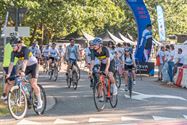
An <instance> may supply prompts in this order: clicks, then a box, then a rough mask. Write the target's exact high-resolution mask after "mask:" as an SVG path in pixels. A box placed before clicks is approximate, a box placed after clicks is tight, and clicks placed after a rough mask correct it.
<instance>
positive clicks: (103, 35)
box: [98, 32, 114, 43]
mask: <svg viewBox="0 0 187 125" xmlns="http://www.w3.org/2000/svg"><path fill="white" fill-rule="evenodd" d="M98 37H100V38H102V40H103V42H104V43H106V42H109V41H114V40H113V39H112V38H111V37H110V35H109V34H108V32H105V33H103V34H101V35H99V36H98Z"/></svg>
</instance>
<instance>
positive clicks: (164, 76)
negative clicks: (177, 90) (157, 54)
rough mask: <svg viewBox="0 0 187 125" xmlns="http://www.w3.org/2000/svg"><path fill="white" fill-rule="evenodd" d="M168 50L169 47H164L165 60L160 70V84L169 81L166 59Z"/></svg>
mask: <svg viewBox="0 0 187 125" xmlns="http://www.w3.org/2000/svg"><path fill="white" fill-rule="evenodd" d="M169 50H170V46H169V45H166V47H165V52H164V54H165V58H164V66H163V68H162V82H168V81H169V74H168V63H167V62H168V58H169Z"/></svg>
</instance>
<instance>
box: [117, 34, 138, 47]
mask: <svg viewBox="0 0 187 125" xmlns="http://www.w3.org/2000/svg"><path fill="white" fill-rule="evenodd" d="M118 34H119V36H120V38H121V39H122V40H123V41H125V42H126V43H130V44H131V45H136V44H137V43H135V42H133V41H131V40H130V39H128V38H126V37H125V36H123V35H122V34H121V33H120V32H119V33H118Z"/></svg>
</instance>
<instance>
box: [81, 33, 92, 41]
mask: <svg viewBox="0 0 187 125" xmlns="http://www.w3.org/2000/svg"><path fill="white" fill-rule="evenodd" d="M82 33H83V36H84V38H85V39H86V40H87V41H91V40H93V39H94V37H93V36H92V35H90V34H88V33H86V32H84V31H82Z"/></svg>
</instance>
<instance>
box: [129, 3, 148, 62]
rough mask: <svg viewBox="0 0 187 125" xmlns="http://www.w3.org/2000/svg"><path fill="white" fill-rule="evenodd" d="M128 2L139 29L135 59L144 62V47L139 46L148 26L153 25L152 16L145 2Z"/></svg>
mask: <svg viewBox="0 0 187 125" xmlns="http://www.w3.org/2000/svg"><path fill="white" fill-rule="evenodd" d="M126 2H127V4H128V6H129V7H130V8H131V10H132V12H133V15H134V18H135V20H136V24H137V29H138V40H137V42H138V43H137V46H136V53H135V58H136V60H138V61H140V62H142V61H143V57H144V54H143V51H144V46H141V47H140V48H139V45H140V43H141V39H142V33H143V31H144V30H145V29H146V26H147V25H148V24H151V20H150V15H149V12H148V10H147V8H146V6H145V4H144V1H143V0H126ZM143 45H144V43H143Z"/></svg>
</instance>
